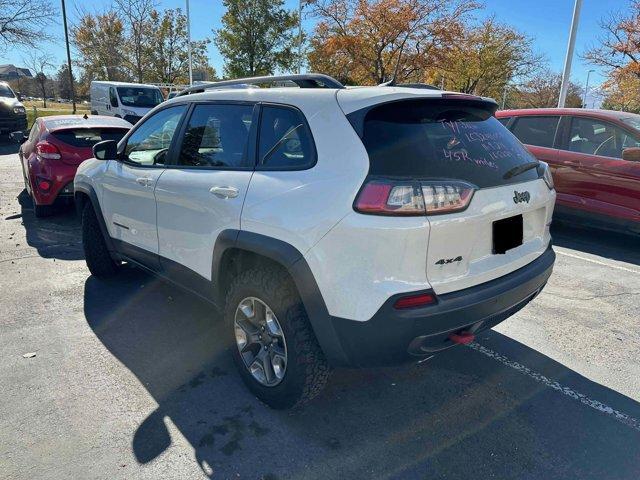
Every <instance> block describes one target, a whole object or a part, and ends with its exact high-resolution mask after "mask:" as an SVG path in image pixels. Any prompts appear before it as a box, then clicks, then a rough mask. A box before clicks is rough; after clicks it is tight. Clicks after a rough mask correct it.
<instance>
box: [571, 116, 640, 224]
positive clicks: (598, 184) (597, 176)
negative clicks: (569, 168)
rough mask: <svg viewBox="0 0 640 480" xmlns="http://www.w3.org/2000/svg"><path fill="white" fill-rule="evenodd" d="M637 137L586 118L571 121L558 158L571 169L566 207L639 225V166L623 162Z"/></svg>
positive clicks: (610, 124)
mask: <svg viewBox="0 0 640 480" xmlns="http://www.w3.org/2000/svg"><path fill="white" fill-rule="evenodd" d="M638 146H640V137H639V136H638V135H637V134H636V133H633V132H632V131H630V130H627V129H624V128H622V127H620V126H618V125H615V124H614V123H613V122H609V121H606V120H603V119H600V118H594V117H588V116H573V117H571V119H570V127H569V129H568V135H566V137H565V139H564V142H563V145H562V149H561V150H560V153H559V157H560V161H561V162H566V163H571V164H572V165H574V167H573V170H574V173H573V175H572V177H571V182H570V185H569V187H570V188H569V191H568V192H566V195H565V197H566V198H565V199H564V201H565V202H566V204H567V206H569V207H571V208H574V209H577V210H582V211H586V212H590V213H595V214H600V215H605V216H607V217H611V218H612V219H619V220H622V221H635V222H638V221H640V163H638V162H636V161H628V160H623V159H622V151H623V150H624V149H625V148H630V147H638Z"/></svg>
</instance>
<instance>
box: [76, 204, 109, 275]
mask: <svg viewBox="0 0 640 480" xmlns="http://www.w3.org/2000/svg"><path fill="white" fill-rule="evenodd" d="M82 247H83V248H84V257H85V260H86V262H87V267H88V268H89V271H90V272H91V274H92V275H95V276H96V277H98V278H106V277H110V276H112V275H114V274H115V273H116V271H117V265H116V262H114V261H113V259H112V258H111V255H110V254H109V250H108V249H107V244H106V242H105V241H104V236H103V235H102V230H100V224H99V223H98V217H97V216H96V212H95V210H94V209H93V205H92V204H91V202H86V204H85V205H84V208H83V209H82Z"/></svg>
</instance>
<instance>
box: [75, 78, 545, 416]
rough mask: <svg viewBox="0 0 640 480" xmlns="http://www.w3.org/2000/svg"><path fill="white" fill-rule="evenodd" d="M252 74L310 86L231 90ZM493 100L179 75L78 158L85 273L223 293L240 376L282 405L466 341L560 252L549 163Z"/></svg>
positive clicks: (541, 276)
mask: <svg viewBox="0 0 640 480" xmlns="http://www.w3.org/2000/svg"><path fill="white" fill-rule="evenodd" d="M265 81H272V82H278V81H289V82H294V83H296V84H298V85H299V86H302V87H305V88H290V87H285V88H233V87H234V86H235V87H238V85H244V84H251V83H264V82H265ZM227 87H229V88H227ZM198 91H200V93H197V92H198ZM496 108H497V104H496V103H495V101H493V100H490V99H486V98H480V97H474V96H470V95H462V94H455V93H446V92H442V91H439V90H429V89H423V88H420V89H418V88H403V87H390V86H379V87H363V88H357V89H346V88H344V87H343V86H342V85H341V84H340V83H339V82H337V81H336V80H334V79H332V78H330V77H327V76H324V75H317V74H309V75H290V76H276V77H268V78H267V79H265V78H258V79H240V80H236V81H226V82H219V83H218V84H215V85H211V86H199V87H191V88H189V89H187V90H185V91H183V92H181V94H180V95H178V96H176V97H175V98H173V99H172V100H168V101H166V102H164V103H163V104H162V105H160V106H158V107H157V108H156V109H154V110H153V111H152V112H151V113H149V114H148V116H147V117H146V118H145V119H144V120H143V121H141V122H139V123H138V124H137V125H136V126H135V127H134V128H133V129H132V130H131V131H130V132H129V133H128V134H127V135H126V136H125V138H123V139H122V141H120V143H119V144H117V145H116V142H115V141H106V142H101V143H98V144H96V145H95V146H94V149H93V151H94V157H95V158H94V159H91V160H88V161H87V162H85V163H83V164H82V165H81V166H80V167H79V168H78V172H77V174H76V178H75V198H76V205H77V208H78V211H79V212H81V215H82V234H83V245H84V251H85V255H86V262H87V266H88V267H89V270H90V271H91V273H92V274H93V275H95V276H97V277H106V276H109V275H113V274H114V273H116V272H117V270H118V266H119V264H120V263H121V262H123V261H124V262H130V263H132V264H135V265H139V266H141V267H142V268H144V269H146V270H148V271H151V272H153V273H155V274H157V275H159V276H161V277H164V278H167V279H169V280H171V281H172V282H174V283H175V284H177V285H181V286H182V287H184V288H185V289H187V290H189V291H191V292H194V293H196V294H198V295H200V296H201V297H203V298H205V299H207V300H209V301H211V302H212V303H213V304H215V305H218V306H219V307H220V308H221V310H222V311H223V312H224V313H223V315H224V320H225V322H226V327H225V328H226V332H227V333H226V335H227V338H228V341H229V343H230V344H231V350H232V352H233V357H234V359H235V362H236V364H237V366H238V368H239V371H240V374H241V376H242V378H243V380H244V381H245V383H246V384H247V386H248V387H249V389H250V390H251V391H252V392H253V393H254V394H255V395H256V396H258V397H259V398H260V399H261V400H263V401H264V402H265V403H267V404H269V405H271V406H272V407H275V408H286V407H291V406H293V405H296V404H300V403H303V402H305V401H307V400H309V399H310V398H312V397H313V396H314V395H316V394H317V393H318V392H319V391H320V390H321V388H322V386H323V385H324V383H325V381H326V380H327V377H328V374H329V368H330V367H331V366H343V365H350V366H370V365H385V364H392V363H395V362H398V361H403V360H414V361H417V360H421V359H426V358H428V357H430V356H431V355H434V354H435V353H437V352H440V351H443V350H445V349H446V348H448V347H450V346H453V345H455V344H458V343H468V342H470V341H472V340H473V338H474V335H475V334H477V333H478V332H480V331H483V330H485V329H488V328H491V327H492V326H494V325H496V324H497V323H499V322H501V321H503V320H505V319H506V318H507V317H509V316H510V315H512V314H514V313H515V312H517V311H518V310H520V309H521V308H523V307H524V306H525V305H526V304H527V303H528V302H529V301H530V300H531V299H533V298H534V297H535V296H536V295H537V294H538V293H539V292H540V291H541V290H542V288H543V287H544V285H545V284H546V282H547V279H548V278H549V275H550V274H551V270H552V267H553V264H554V259H555V254H554V252H553V250H552V249H551V245H550V234H549V224H550V221H551V216H552V212H553V205H554V203H555V192H554V190H553V186H552V183H551V176H550V174H549V172H548V169H547V168H546V165H545V164H544V163H540V162H538V161H536V160H535V159H534V158H533V156H532V155H531V154H530V153H529V152H527V150H526V149H525V148H524V147H523V146H522V144H521V143H520V142H518V140H517V139H516V138H515V137H514V136H513V135H511V134H510V133H509V132H508V131H507V129H505V128H504V127H503V126H502V125H500V123H499V122H498V121H497V120H496V119H495V118H494V116H493V114H494V112H495V110H496Z"/></svg>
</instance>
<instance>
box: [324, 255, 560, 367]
mask: <svg viewBox="0 0 640 480" xmlns="http://www.w3.org/2000/svg"><path fill="white" fill-rule="evenodd" d="M554 262H555V253H554V251H553V249H551V248H549V249H548V250H547V251H546V252H545V253H543V254H542V255H541V256H540V257H538V258H537V259H536V260H534V261H533V262H531V263H529V264H528V265H526V266H524V267H522V268H520V269H518V270H516V271H514V272H511V273H509V274H507V275H505V276H503V277H501V278H498V279H495V280H492V281H490V282H486V283H483V284H481V285H477V286H474V287H471V288H466V289H464V290H459V291H457V292H452V293H448V294H444V295H441V296H439V297H438V303H437V304H435V305H431V306H426V307H420V308H415V309H407V310H396V309H394V308H393V304H394V302H395V301H396V300H397V298H398V297H399V296H400V295H396V296H393V297H391V298H389V299H388V300H387V301H386V302H385V303H384V304H383V305H382V307H380V309H379V310H378V312H377V313H376V314H375V315H374V316H373V317H372V318H371V319H370V320H369V321H366V322H358V321H353V320H347V319H343V318H336V317H331V319H330V321H331V326H332V327H333V330H334V332H335V334H336V335H335V337H334V338H336V339H337V341H338V342H339V346H338V345H332V346H331V348H329V349H328V350H329V351H331V352H336V351H339V352H340V355H339V356H338V357H337V358H340V360H339V361H335V358H331V357H335V356H334V355H329V357H330V358H329V360H330V361H332V363H334V364H338V365H350V366H374V365H389V364H395V363H401V362H403V361H408V360H411V359H414V360H418V359H420V358H424V357H425V356H430V355H432V354H434V353H435V352H438V351H441V350H444V349H446V348H448V347H450V346H453V345H454V343H453V342H451V340H449V334H450V333H454V332H459V331H462V330H470V331H472V332H475V333H477V332H480V331H482V330H486V329H488V328H491V327H493V326H494V325H497V324H498V323H500V322H502V321H503V320H506V319H507V318H508V317H510V316H511V315H513V314H514V313H516V312H517V311H519V310H520V309H521V308H523V307H524V306H525V305H526V304H527V303H529V302H530V301H531V300H532V299H533V298H535V297H536V295H537V294H538V293H540V291H541V290H542V288H543V287H544V286H545V284H546V283H547V280H548V279H549V276H550V275H551V272H552V270H553V264H554ZM411 293H418V292H411ZM323 347H324V346H323ZM325 350H327V349H325Z"/></svg>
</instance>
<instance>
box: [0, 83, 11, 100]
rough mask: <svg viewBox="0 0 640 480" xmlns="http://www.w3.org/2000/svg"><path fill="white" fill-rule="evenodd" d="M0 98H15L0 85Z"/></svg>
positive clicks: (7, 88) (5, 86)
mask: <svg viewBox="0 0 640 480" xmlns="http://www.w3.org/2000/svg"><path fill="white" fill-rule="evenodd" d="M0 97H8V98H15V95H14V94H13V91H12V90H11V89H10V88H9V87H8V86H7V85H0Z"/></svg>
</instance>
